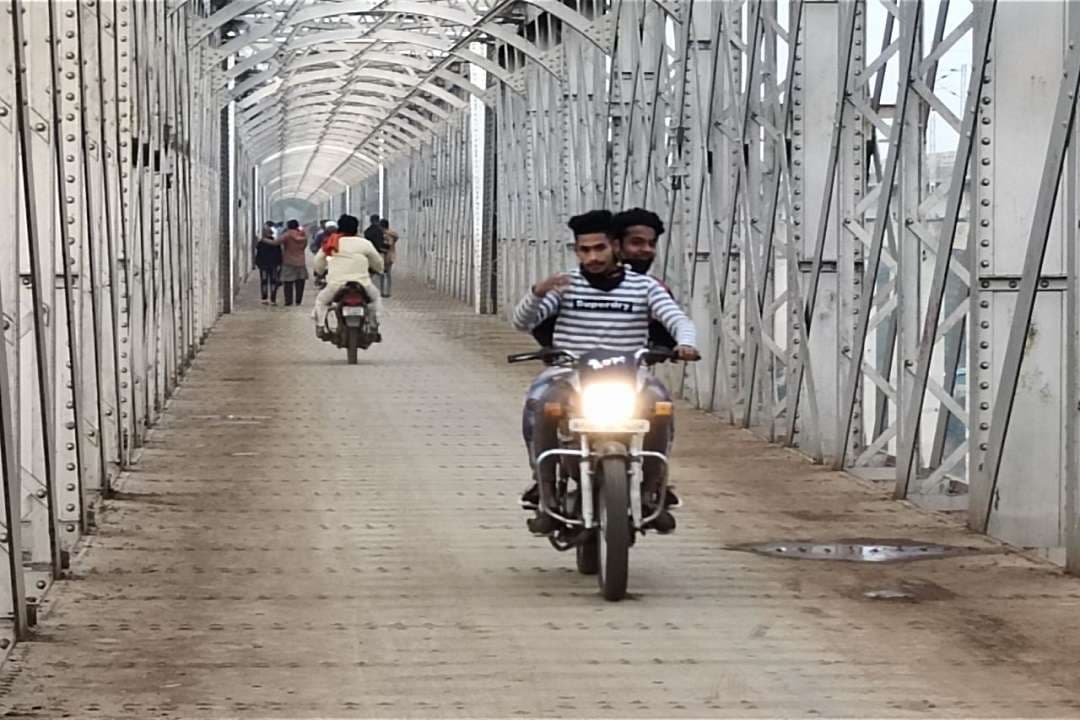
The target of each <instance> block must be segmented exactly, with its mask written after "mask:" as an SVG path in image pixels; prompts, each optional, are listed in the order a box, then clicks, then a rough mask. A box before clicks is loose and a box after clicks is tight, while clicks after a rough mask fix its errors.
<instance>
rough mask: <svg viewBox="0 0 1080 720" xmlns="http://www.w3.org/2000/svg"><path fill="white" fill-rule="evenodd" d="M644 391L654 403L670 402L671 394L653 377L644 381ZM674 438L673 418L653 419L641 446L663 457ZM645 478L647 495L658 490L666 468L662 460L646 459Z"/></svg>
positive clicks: (669, 448) (643, 465) (643, 467)
mask: <svg viewBox="0 0 1080 720" xmlns="http://www.w3.org/2000/svg"><path fill="white" fill-rule="evenodd" d="M645 391H646V393H647V394H648V395H650V396H651V399H652V400H653V401H654V402H672V398H671V393H670V392H669V391H668V389H667V388H666V387H664V384H663V383H662V382H660V380H659V379H658V378H657V377H656V376H655V375H650V376H649V377H648V379H646V381H645ZM674 437H675V418H674V417H672V416H667V417H653V418H652V419H651V421H650V424H649V432H648V433H646V435H645V440H644V442H643V443H642V446H643V448H644V449H645V450H650V451H652V452H658V453H662V454H663V455H664V456H665V457H666V456H667V455H668V453H669V452H670V451H671V442H672V440H673V439H674ZM642 471H643V473H644V476H645V492H646V494H647V495H651V494H652V493H655V492H657V491H658V490H659V489H660V483H661V482H662V480H663V478H664V475H665V474H666V473H667V466H666V465H665V464H664V462H663V461H662V460H659V459H656V458H646V459H645V462H644V463H643V464H642Z"/></svg>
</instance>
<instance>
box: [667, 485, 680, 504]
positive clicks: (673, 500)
mask: <svg viewBox="0 0 1080 720" xmlns="http://www.w3.org/2000/svg"><path fill="white" fill-rule="evenodd" d="M664 507H665V508H667V509H669V510H671V509H673V508H680V507H682V499H681V498H680V497H679V496H678V495H676V494H675V491H674V490H672V489H671V488H670V487H669V488H668V489H667V492H666V493H664Z"/></svg>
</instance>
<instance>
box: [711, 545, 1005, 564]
mask: <svg viewBox="0 0 1080 720" xmlns="http://www.w3.org/2000/svg"><path fill="white" fill-rule="evenodd" d="M730 549H732V550H741V551H745V552H752V553H757V554H759V555H768V556H770V557H780V558H794V559H796V560H843V561H845V562H869V563H889V562H909V561H912V560H935V559H940V558H946V557H959V556H962V555H979V554H985V553H987V552H994V551H993V550H984V549H979V548H972V547H960V546H956V545H938V544H935V543H920V542H916V541H911V542H906V541H900V542H898V541H878V542H874V541H858V542H856V541H844V540H841V541H838V542H831V543H814V542H795V541H792V542H784V541H781V542H770V543H753V544H748V545H734V546H731V547H730Z"/></svg>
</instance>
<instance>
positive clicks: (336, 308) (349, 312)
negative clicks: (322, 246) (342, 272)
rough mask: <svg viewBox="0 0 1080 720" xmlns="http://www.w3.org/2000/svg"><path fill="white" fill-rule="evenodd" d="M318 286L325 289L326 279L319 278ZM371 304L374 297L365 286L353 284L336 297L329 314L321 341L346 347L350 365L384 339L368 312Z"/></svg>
mask: <svg viewBox="0 0 1080 720" xmlns="http://www.w3.org/2000/svg"><path fill="white" fill-rule="evenodd" d="M320 283H321V284H320ZM315 284H316V286H319V287H325V286H326V280H325V279H324V278H322V277H317V278H316V280H315ZM370 304H371V298H370V297H368V294H367V291H366V290H364V287H363V286H362V285H360V283H356V282H349V283H346V284H345V285H344V287H342V288H341V289H340V290H338V291H337V293H336V294H335V295H334V299H333V300H332V301H331V303H330V311H329V312H328V313H327V314H326V325H324V326H323V328H322V332H321V333H320V339H321V340H322V341H323V342H328V343H333V344H334V345H335V346H336V347H339V348H345V357H346V359H347V360H348V362H349V364H350V365H355V364H356V363H357V359H358V355H359V351H360V350H367V349H368V348H369V347H371V344H372V343H374V342H378V341H379V340H380V337H379V330H378V328H377V327H375V325H374V323H373V322H372V319H371V313H370V311H369V309H368V307H369V305H370ZM330 318H333V319H334V324H333V327H331V326H330Z"/></svg>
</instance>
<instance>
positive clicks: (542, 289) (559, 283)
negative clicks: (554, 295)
mask: <svg viewBox="0 0 1080 720" xmlns="http://www.w3.org/2000/svg"><path fill="white" fill-rule="evenodd" d="M570 282H571V280H570V276H569V275H567V274H566V273H559V274H558V275H552V276H551V277H549V278H548V279H546V280H541V281H540V282H538V283H536V284H535V285H533V288H532V292H533V295H535V296H536V297H541V298H542V297H544V296H545V295H547V294H548V293H549V292H551V291H552V290H562V289H563V288H565V287H568V286H569V285H570Z"/></svg>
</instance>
